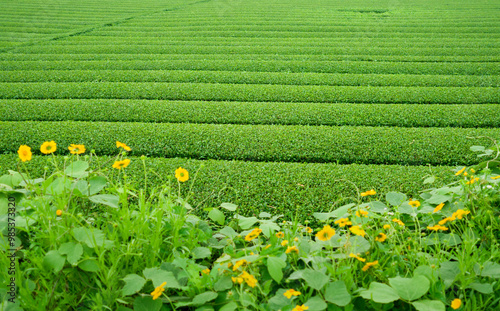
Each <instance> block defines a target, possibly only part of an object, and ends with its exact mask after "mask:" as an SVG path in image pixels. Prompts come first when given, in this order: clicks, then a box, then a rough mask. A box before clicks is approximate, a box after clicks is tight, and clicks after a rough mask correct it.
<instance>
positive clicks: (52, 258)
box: [43, 251, 66, 273]
mask: <svg viewBox="0 0 500 311" xmlns="http://www.w3.org/2000/svg"><path fill="white" fill-rule="evenodd" d="M65 262H66V258H64V256H63V255H61V254H59V252H58V251H50V252H48V253H47V254H45V257H44V258H43V265H44V266H45V267H47V268H51V269H54V272H55V273H57V272H59V271H61V269H62V268H63V267H64V263H65Z"/></svg>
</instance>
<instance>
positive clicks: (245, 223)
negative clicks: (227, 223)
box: [235, 215, 259, 230]
mask: <svg viewBox="0 0 500 311" xmlns="http://www.w3.org/2000/svg"><path fill="white" fill-rule="evenodd" d="M235 218H237V219H238V225H239V226H240V228H241V229H243V230H246V229H249V228H250V227H252V226H253V225H254V224H255V223H256V222H258V221H259V220H258V219H257V218H256V217H245V216H241V215H236V216H235Z"/></svg>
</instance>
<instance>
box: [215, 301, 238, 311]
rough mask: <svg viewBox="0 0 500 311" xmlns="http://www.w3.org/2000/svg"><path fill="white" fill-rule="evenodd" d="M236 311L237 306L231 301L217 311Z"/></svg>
mask: <svg viewBox="0 0 500 311" xmlns="http://www.w3.org/2000/svg"><path fill="white" fill-rule="evenodd" d="M236 309H238V304H237V303H236V302H234V301H231V302H230V303H228V304H225V305H223V306H222V308H220V309H219V311H234V310H236Z"/></svg>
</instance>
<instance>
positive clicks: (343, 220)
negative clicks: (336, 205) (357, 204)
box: [334, 212, 368, 228]
mask: <svg viewBox="0 0 500 311" xmlns="http://www.w3.org/2000/svg"><path fill="white" fill-rule="evenodd" d="M366 213H367V214H368V212H366ZM334 224H336V225H339V227H340V228H342V227H345V226H352V222H350V221H349V218H340V219H337V220H335V222H334Z"/></svg>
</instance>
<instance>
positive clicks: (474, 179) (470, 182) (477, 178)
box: [465, 176, 479, 185]
mask: <svg viewBox="0 0 500 311" xmlns="http://www.w3.org/2000/svg"><path fill="white" fill-rule="evenodd" d="M478 180H479V177H476V178H474V176H471V178H470V180H469V181H468V182H466V183H465V184H466V185H472V184H473V183H475V182H476V181H478Z"/></svg>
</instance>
